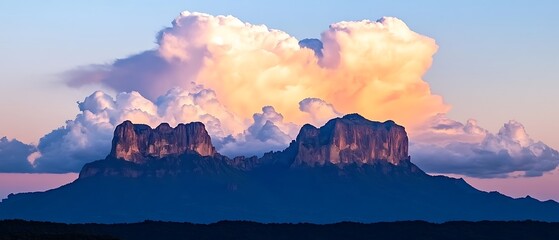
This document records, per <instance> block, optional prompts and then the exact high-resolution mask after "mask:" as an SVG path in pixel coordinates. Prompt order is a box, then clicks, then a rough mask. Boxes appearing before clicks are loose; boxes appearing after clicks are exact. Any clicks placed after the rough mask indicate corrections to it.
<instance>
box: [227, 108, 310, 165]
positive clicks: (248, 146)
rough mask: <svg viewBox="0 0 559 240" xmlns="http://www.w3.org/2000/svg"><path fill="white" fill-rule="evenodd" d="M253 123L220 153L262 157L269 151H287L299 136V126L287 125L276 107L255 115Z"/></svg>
mask: <svg viewBox="0 0 559 240" xmlns="http://www.w3.org/2000/svg"><path fill="white" fill-rule="evenodd" d="M252 118H253V123H252V125H250V126H249V127H248V128H247V130H246V131H244V132H243V133H242V134H238V135H237V136H236V138H233V141H229V142H227V143H225V144H224V145H223V147H221V148H220V149H219V152H220V153H222V154H225V155H228V156H230V157H234V156H252V155H262V154H263V153H265V152H269V151H280V150H283V149H285V148H286V147H287V146H288V145H289V143H290V142H291V141H292V140H293V139H294V138H295V137H296V136H297V133H298V132H299V126H298V125H296V124H294V123H286V122H284V120H283V116H282V115H281V114H280V113H278V112H276V110H275V109H274V107H272V106H265V107H263V108H262V113H255V114H254V115H253V117H252Z"/></svg>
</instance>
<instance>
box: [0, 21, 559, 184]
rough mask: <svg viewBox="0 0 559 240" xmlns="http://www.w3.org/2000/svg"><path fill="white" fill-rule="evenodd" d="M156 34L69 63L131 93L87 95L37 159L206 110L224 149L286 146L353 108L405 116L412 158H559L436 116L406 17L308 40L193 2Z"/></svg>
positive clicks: (51, 159) (52, 166) (93, 80)
mask: <svg viewBox="0 0 559 240" xmlns="http://www.w3.org/2000/svg"><path fill="white" fill-rule="evenodd" d="M156 42H157V46H156V47H155V48H154V49H152V50H147V51H144V52H141V53H138V54H136V55H133V56H130V57H126V58H122V59H118V60H116V61H114V62H113V63H112V64H107V65H91V66H86V67H81V68H78V69H75V70H72V71H70V72H68V73H66V74H65V82H66V83H67V84H68V85H69V86H73V87H79V86H82V85H87V84H102V85H104V86H106V87H108V88H111V89H112V90H115V91H116V92H120V93H119V94H117V95H116V96H109V95H107V94H106V93H103V92H95V93H93V94H92V95H90V96H88V97H86V98H85V100H84V101H83V102H80V103H79V109H80V113H79V114H78V115H77V117H76V118H75V119H74V120H71V121H68V122H67V123H66V125H65V126H63V127H61V128H59V129H56V130H54V131H52V132H51V133H49V134H47V135H45V136H44V137H43V138H42V139H41V140H40V143H39V145H38V146H37V148H36V149H34V148H33V149H31V150H28V151H31V152H33V153H32V155H31V157H30V159H31V160H30V161H27V160H25V161H26V163H27V165H29V164H31V168H33V170H35V171H46V172H68V171H78V170H79V168H80V167H81V166H82V165H83V164H84V163H86V162H89V161H93V160H96V159H100V158H103V157H104V156H105V155H106V154H107V151H108V149H109V144H110V140H111V136H112V131H113V129H114V127H115V126H116V125H117V124H119V123H120V122H122V121H124V120H132V121H133V122H135V123H146V124H149V125H151V126H153V127H155V126H157V125H158V124H159V123H161V122H168V123H170V124H171V125H175V124H178V123H180V122H191V121H201V122H203V123H204V124H205V125H206V128H207V129H208V132H209V133H210V135H211V137H212V141H213V143H214V145H215V146H216V148H217V150H218V151H220V152H221V153H223V154H226V155H229V156H235V155H241V154H243V155H247V154H248V155H252V154H256V155H259V154H262V153H263V152H265V151H269V150H281V149H283V148H284V147H286V146H287V145H288V144H289V142H290V141H291V140H292V139H293V138H295V137H296V134H297V131H298V128H299V127H300V126H301V125H302V124H304V123H312V124H314V125H317V126H320V125H322V124H324V123H325V122H326V121H327V120H329V119H331V118H333V117H337V116H341V115H343V114H345V113H353V112H358V113H360V114H362V115H364V116H365V117H367V118H370V119H374V120H380V121H383V120H388V119H392V120H394V121H396V122H398V123H400V124H403V125H405V126H406V127H407V130H408V132H410V133H411V134H412V141H414V142H415V143H414V145H413V146H414V147H415V149H416V150H415V153H414V152H412V154H417V155H418V157H417V158H415V157H414V158H413V159H418V163H420V164H422V165H423V166H425V167H426V168H427V169H428V170H429V169H430V170H432V171H435V172H444V173H447V172H449V173H461V174H468V175H475V174H474V172H475V171H478V169H482V168H483V169H486V170H487V169H490V170H487V173H482V174H478V175H477V176H482V177H492V176H508V174H510V173H512V172H518V171H523V172H524V173H525V174H524V175H526V176H534V175H539V174H541V173H543V172H545V171H548V170H549V169H550V168H553V167H554V166H556V165H557V162H558V161H559V160H558V157H557V156H556V152H555V150H553V149H550V148H549V147H547V146H545V145H544V144H542V143H539V142H536V141H534V140H531V139H530V138H528V137H527V135H522V134H520V133H522V132H523V131H524V130H523V128H522V127H521V125H519V124H517V123H514V122H511V123H509V124H508V125H506V127H505V130H502V133H501V132H500V133H499V134H490V133H488V132H487V131H486V130H484V129H482V128H480V127H477V125H476V124H475V122H473V121H471V122H468V123H467V124H466V125H463V124H461V123H458V122H455V121H452V120H450V119H446V118H442V117H441V116H443V115H437V116H438V117H435V118H433V116H436V114H439V113H443V114H444V113H446V112H447V111H448V109H449V106H447V105H446V104H444V103H443V101H442V98H441V97H440V96H437V95H434V94H432V93H431V91H430V89H429V85H428V84H427V83H426V82H425V81H423V79H422V76H423V75H424V73H425V72H426V71H427V70H428V69H429V67H430V66H431V62H432V56H433V54H435V52H436V51H437V45H436V44H435V41H434V40H433V39H431V38H428V37H426V36H422V35H420V34H418V33H415V32H413V31H412V30H410V29H409V28H408V26H406V24H405V23H404V22H402V21H401V20H399V19H396V18H391V17H384V18H381V19H379V20H377V21H369V20H363V21H352V22H339V23H334V24H332V25H330V26H329V28H328V29H326V30H325V31H324V32H323V33H322V34H321V36H320V39H304V40H302V41H298V40H297V39H295V38H294V37H292V36H290V35H289V34H287V33H285V32H282V31H279V30H274V29H269V28H267V27H266V26H264V25H253V24H250V23H245V22H242V21H241V20H239V19H237V18H235V17H232V16H211V15H207V14H203V13H190V12H183V13H181V14H180V16H179V17H177V18H176V19H175V20H174V21H173V23H172V26H171V27H168V28H165V29H163V30H161V31H160V32H159V34H158V35H157V41H156ZM433 119H438V120H437V121H439V122H437V124H435V122H434V121H435V120H433ZM439 123H440V124H439ZM519 129H521V130H519ZM16 145H17V144H16ZM14 146H15V145H14ZM432 146H435V147H432ZM7 148H8V147H7ZM430 150H432V152H429V151H430ZM438 151H440V152H442V153H445V154H446V155H439V154H437V153H438ZM453 157H454V158H453ZM510 162H514V164H512V165H511V164H509V163H510ZM0 166H2V165H0ZM25 166H26V165H25V164H23V165H22V167H23V168H25ZM494 166H498V169H499V170H491V169H493V168H494ZM27 167H29V166H27ZM476 168H478V169H476ZM7 169H8V168H3V167H2V169H0V171H8V170H7ZM461 169H462V170H461ZM482 172H483V171H482Z"/></svg>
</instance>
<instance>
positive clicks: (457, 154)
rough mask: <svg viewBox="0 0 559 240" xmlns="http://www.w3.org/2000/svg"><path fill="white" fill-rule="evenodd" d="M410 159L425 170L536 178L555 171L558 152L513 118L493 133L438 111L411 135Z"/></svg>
mask: <svg viewBox="0 0 559 240" xmlns="http://www.w3.org/2000/svg"><path fill="white" fill-rule="evenodd" d="M412 142H413V143H412V144H411V145H410V152H411V155H412V161H413V162H414V163H416V164H417V165H418V166H419V167H421V168H422V169H423V170H425V171H427V172H432V173H452V174H461V175H466V176H471V177H478V178H495V177H497V178H504V177H517V176H524V177H535V176H541V175H542V174H543V173H545V172H548V171H552V170H554V169H555V168H556V167H557V165H558V164H559V152H557V151H556V150H554V149H552V148H550V147H549V146H547V145H545V144H544V143H542V142H540V141H535V140H533V139H532V138H530V136H529V135H528V134H527V133H526V130H525V129H524V126H523V125H522V124H521V123H519V122H516V121H509V122H508V123H505V124H504V125H503V127H502V128H501V129H500V130H499V132H498V133H496V134H493V133H490V132H489V131H487V130H485V129H483V128H481V127H479V126H478V125H477V122H476V121H475V120H472V119H470V120H468V121H467V123H466V124H462V123H460V122H457V121H454V120H451V119H449V118H447V117H446V116H445V115H442V114H439V115H437V116H435V117H433V118H432V119H431V120H430V121H429V122H428V124H426V126H425V128H424V130H423V131H422V132H420V133H417V135H416V136H414V137H412Z"/></svg>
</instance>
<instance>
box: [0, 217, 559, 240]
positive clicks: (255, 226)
mask: <svg viewBox="0 0 559 240" xmlns="http://www.w3.org/2000/svg"><path fill="white" fill-rule="evenodd" d="M3 239H92V240H93V239H107V240H108V239H123V240H143V239H146V240H147V239H149V240H152V239H158V240H166V239H207V240H210V239H220V240H226V239H244V240H251V239H255V240H256V239H258V240H260V239H266V240H275V239H278V240H279V239H285V240H295V239H305V240H313V239H321V240H328V239H336V240H337V239H345V240H352V239H363V240H364V239H375V240H385V239H386V240H400V239H402V240H404V239H405V240H408V239H414V240H423V239H425V240H427V239H429V240H438V239H445V240H446V239H453V240H461V239H464V240H466V239H467V240H470V239H476V240H488V239H495V240H500V239H502V240H515V239H519V240H526V239H530V240H540V239H559V223H545V222H533V221H522V222H489V221H484V222H446V223H442V224H435V223H428V222H422V221H407V222H390V223H372V224H361V223H351V222H343V223H336V224H327V225H316V224H306V223H300V224H262V223H255V222H239V221H224V222H218V223H212V224H207V225H206V224H192V223H173V222H153V221H146V222H141V223H132V224H112V225H106V224H61V223H48V222H27V221H20V220H11V221H0V240H3Z"/></svg>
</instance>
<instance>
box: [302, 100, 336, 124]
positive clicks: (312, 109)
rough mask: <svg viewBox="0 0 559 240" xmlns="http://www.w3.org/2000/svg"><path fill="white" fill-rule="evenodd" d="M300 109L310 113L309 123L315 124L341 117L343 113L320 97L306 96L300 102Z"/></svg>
mask: <svg viewBox="0 0 559 240" xmlns="http://www.w3.org/2000/svg"><path fill="white" fill-rule="evenodd" d="M299 110H301V111H303V112H306V113H308V114H309V115H310V117H311V121H309V123H311V124H314V125H315V126H322V125H324V124H325V123H326V122H327V121H328V120H330V119H332V118H336V117H340V116H341V115H342V114H341V113H339V112H338V111H336V109H334V106H332V104H329V103H327V102H325V101H324V100H322V99H319V98H305V99H303V100H302V101H300V102H299Z"/></svg>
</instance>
